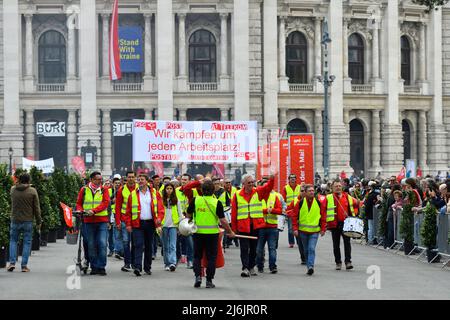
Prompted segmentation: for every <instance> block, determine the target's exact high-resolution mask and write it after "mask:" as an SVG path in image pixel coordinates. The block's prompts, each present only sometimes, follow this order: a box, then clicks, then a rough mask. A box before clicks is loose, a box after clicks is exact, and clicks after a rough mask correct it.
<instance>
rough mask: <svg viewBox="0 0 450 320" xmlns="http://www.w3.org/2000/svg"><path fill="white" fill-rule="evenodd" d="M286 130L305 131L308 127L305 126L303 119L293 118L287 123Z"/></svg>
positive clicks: (293, 131) (289, 131) (291, 131)
mask: <svg viewBox="0 0 450 320" xmlns="http://www.w3.org/2000/svg"><path fill="white" fill-rule="evenodd" d="M287 131H288V133H307V132H308V127H307V126H306V123H305V121H303V120H302V119H298V118H295V119H292V120H291V121H289V123H288V124H287Z"/></svg>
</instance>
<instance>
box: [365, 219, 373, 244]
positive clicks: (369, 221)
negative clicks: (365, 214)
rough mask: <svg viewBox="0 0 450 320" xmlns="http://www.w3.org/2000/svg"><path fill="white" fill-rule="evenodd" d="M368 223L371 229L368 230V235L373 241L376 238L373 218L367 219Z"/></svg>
mask: <svg viewBox="0 0 450 320" xmlns="http://www.w3.org/2000/svg"><path fill="white" fill-rule="evenodd" d="M367 224H368V226H369V230H368V231H367V233H368V235H367V237H368V240H369V242H373V240H374V238H375V236H374V234H373V231H374V230H373V229H374V225H373V219H367Z"/></svg>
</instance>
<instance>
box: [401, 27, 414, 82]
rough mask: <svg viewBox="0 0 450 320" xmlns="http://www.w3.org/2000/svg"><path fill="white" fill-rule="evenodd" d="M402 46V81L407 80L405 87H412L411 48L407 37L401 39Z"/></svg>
mask: <svg viewBox="0 0 450 320" xmlns="http://www.w3.org/2000/svg"><path fill="white" fill-rule="evenodd" d="M400 45H401V51H402V60H401V64H402V71H401V72H402V79H403V80H405V85H407V86H408V85H411V46H410V43H409V40H408V38H407V37H406V36H402V37H401V38H400Z"/></svg>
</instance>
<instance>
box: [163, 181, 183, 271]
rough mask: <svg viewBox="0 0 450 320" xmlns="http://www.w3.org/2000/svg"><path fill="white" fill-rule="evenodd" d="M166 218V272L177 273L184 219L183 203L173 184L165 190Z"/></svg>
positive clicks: (164, 240)
mask: <svg viewBox="0 0 450 320" xmlns="http://www.w3.org/2000/svg"><path fill="white" fill-rule="evenodd" d="M162 193H163V198H162V201H163V205H164V210H165V212H164V218H163V219H162V222H161V225H162V240H163V252H164V267H165V269H166V271H175V269H176V264H177V231H178V223H179V222H180V220H181V219H182V214H183V211H182V209H181V203H180V201H178V199H177V195H176V193H175V187H174V185H173V184H172V183H169V184H167V185H166V187H165V188H164V190H163V192H162Z"/></svg>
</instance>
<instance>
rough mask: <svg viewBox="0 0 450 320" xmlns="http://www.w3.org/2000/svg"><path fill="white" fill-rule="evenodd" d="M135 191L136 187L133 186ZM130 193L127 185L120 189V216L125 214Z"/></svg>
mask: <svg viewBox="0 0 450 320" xmlns="http://www.w3.org/2000/svg"><path fill="white" fill-rule="evenodd" d="M136 189H137V186H135V188H134V190H136ZM130 194H131V191H130V189H128V185H124V186H123V188H122V198H123V202H122V214H125V213H126V212H127V204H128V197H129V196H130Z"/></svg>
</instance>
